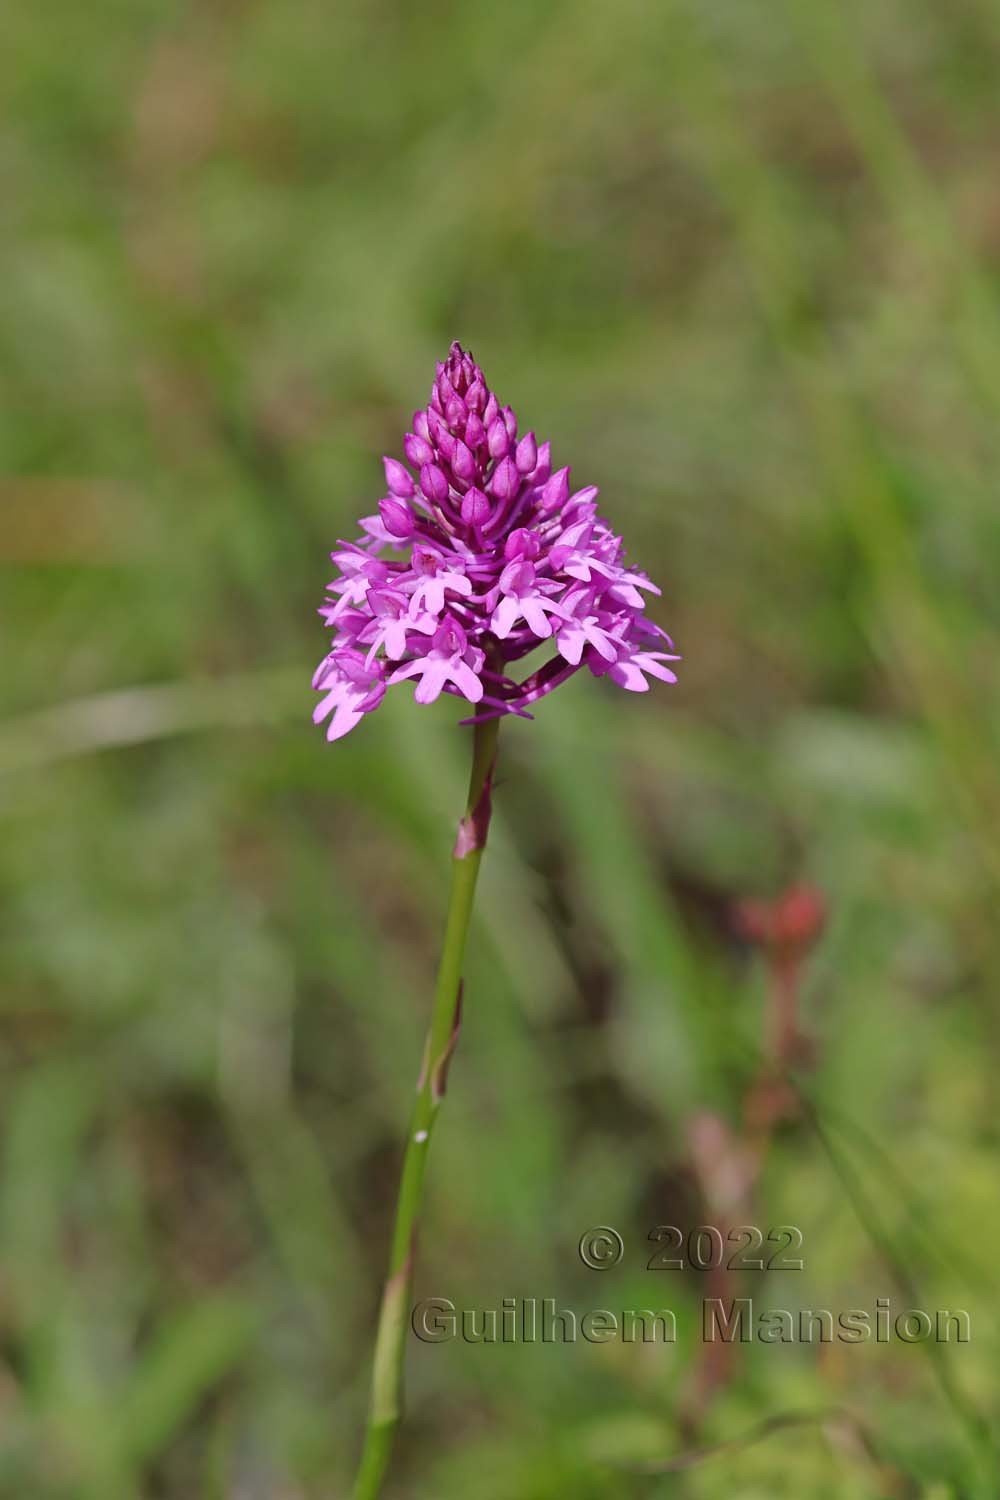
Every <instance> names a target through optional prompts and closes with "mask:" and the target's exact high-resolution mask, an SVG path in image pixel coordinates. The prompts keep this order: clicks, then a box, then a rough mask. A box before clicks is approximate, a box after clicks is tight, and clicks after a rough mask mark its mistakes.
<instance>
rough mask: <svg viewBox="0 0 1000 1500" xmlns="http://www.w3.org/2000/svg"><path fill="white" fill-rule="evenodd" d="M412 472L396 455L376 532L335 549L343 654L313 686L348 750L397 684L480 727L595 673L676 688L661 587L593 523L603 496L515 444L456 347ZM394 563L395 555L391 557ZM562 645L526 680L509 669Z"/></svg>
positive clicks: (333, 621) (525, 444)
mask: <svg viewBox="0 0 1000 1500" xmlns="http://www.w3.org/2000/svg"><path fill="white" fill-rule="evenodd" d="M403 451H404V454H405V456H406V464H402V463H400V462H399V461H398V460H397V459H395V458H386V459H384V460H383V462H384V464H385V478H386V485H387V488H388V491H389V493H388V494H387V495H386V496H385V498H384V499H382V500H380V501H379V504H378V513H377V515H373V516H366V517H365V518H364V519H363V520H362V521H361V526H362V528H363V530H364V532H365V535H364V536H363V537H362V538H361V539H360V540H359V541H357V542H342V543H340V544H339V545H338V550H337V551H336V552H333V553H332V554H331V556H332V558H333V561H334V562H335V563H336V564H337V568H338V570H339V571H338V574H337V577H336V578H334V579H333V581H332V582H331V583H330V584H329V585H328V595H329V597H328V599H327V601H326V603H325V604H324V605H323V606H322V608H321V609H320V614H321V615H322V617H323V619H324V620H325V621H326V623H327V625H328V626H330V627H331V628H332V629H333V630H334V632H335V635H334V639H333V649H332V650H331V651H330V653H329V655H328V656H326V657H325V658H324V660H323V661H322V662H321V663H320V666H319V668H318V669H317V671H316V674H315V677H314V679H313V686H314V687H315V688H316V689H317V690H318V691H319V692H320V693H322V695H323V696H322V698H321V699H320V701H319V703H318V704H317V706H316V710H315V713H314V715H313V718H314V721H315V722H316V723H317V724H318V723H321V722H322V721H323V720H324V719H327V718H329V720H330V723H329V727H328V729H327V739H330V740H335V739H339V738H340V737H341V735H344V734H347V732H348V731H349V730H351V729H353V728H354V726H355V724H357V723H358V722H359V720H360V719H361V717H362V715H363V714H366V713H371V711H372V710H373V709H375V708H377V707H378V705H379V704H380V703H381V701H382V699H383V697H384V696H385V690H386V688H387V687H392V686H393V684H394V683H397V682H402V681H404V680H405V679H408V678H414V679H416V689H415V692H414V697H415V698H416V701H417V702H418V703H433V702H434V700H435V698H437V697H438V696H439V695H440V694H441V693H442V692H446V693H453V694H455V695H456V696H458V697H462V698H465V699H467V700H468V702H469V703H473V704H475V705H476V706H477V710H478V712H477V714H476V715H475V717H474V718H473V719H471V720H467V721H464V722H473V723H474V722H476V721H477V720H480V719H487V718H496V717H498V716H499V715H501V714H520V715H522V716H523V717H526V718H530V717H531V715H530V714H529V713H528V712H527V706H528V704H530V703H534V702H535V701H536V700H537V699H539V698H542V697H544V696H545V694H546V693H550V692H551V691H552V689H553V688H555V687H558V686H559V684H560V683H562V682H565V681H566V679H567V678H568V677H571V676H572V675H573V673H574V672H576V671H578V670H579V668H580V667H582V666H586V667H588V668H589V669H590V671H591V672H592V673H593V674H594V676H595V677H610V678H611V680H612V681H613V682H616V683H618V684H619V685H620V686H621V687H623V688H627V689H628V690H629V691H630V692H636V693H641V692H645V691H646V690H647V688H648V687H649V683H648V682H647V680H646V679H647V676H648V677H658V678H660V680H661V681H663V682H674V681H676V678H675V677H674V674H673V672H672V671H671V670H670V668H669V667H668V666H666V665H665V664H666V663H667V662H670V661H677V660H678V658H677V657H676V656H675V655H673V654H671V652H670V651H664V650H660V649H655V648H656V647H658V646H660V645H661V644H662V643H665V644H666V645H667V646H668V647H670V646H671V645H672V643H671V641H670V638H669V636H667V635H666V633H665V631H663V630H661V629H660V627H659V626H658V625H654V624H653V623H652V622H651V621H649V620H648V619H646V617H645V615H644V613H643V611H644V608H645V599H644V598H643V591H645V592H646V593H653V594H658V593H659V592H660V591H659V589H658V588H656V586H655V585H654V584H652V583H650V581H649V579H648V578H647V577H646V575H645V573H641V572H639V571H638V570H637V569H634V568H629V567H627V566H626V564H625V563H624V561H623V556H624V552H623V547H622V542H621V538H620V537H617V536H615V535H614V533H613V532H612V531H611V529H610V527H609V526H608V525H607V524H606V522H604V521H603V520H602V519H601V518H600V516H598V514H597V506H596V504H595V498H596V495H597V490H596V489H595V488H593V487H592V486H591V487H589V488H586V489H581V490H576V491H575V492H573V493H571V492H570V483H569V469H568V468H565V469H556V470H555V471H554V472H553V469H552V464H551V461H550V458H549V445H548V443H536V441H535V437H534V434H533V433H531V432H527V433H525V434H524V436H523V437H520V438H519V437H518V434H517V418H516V417H515V415H514V413H513V411H512V410H511V409H510V407H509V406H503V407H502V406H501V405H500V403H499V402H498V401H497V398H496V397H495V396H494V395H493V394H492V392H491V391H490V389H489V387H488V386H487V384H486V382H485V380H484V379H483V372H482V370H480V368H479V366H478V365H477V364H476V363H475V362H474V360H473V358H472V356H471V354H466V353H465V352H464V351H463V350H462V348H461V346H460V345H459V344H457V343H456V344H452V346H451V351H450V353H449V355H448V358H447V360H446V361H445V362H444V363H443V364H439V365H438V367H437V378H436V380H435V382H434V388H433V391H432V392H431V399H430V404H429V406H427V407H426V408H425V410H423V411H418V412H415V413H414V417H413V431H412V432H408V433H407V434H406V437H405V439H404V442H403ZM387 550H388V551H389V553H390V556H384V555H383V554H384V553H385V552H386V551H387ZM543 641H552V642H553V644H554V646H555V652H554V654H553V655H552V656H551V657H550V658H549V659H548V660H547V661H546V662H545V663H544V665H542V666H540V667H538V668H537V669H536V670H535V671H533V672H531V673H529V675H528V676H526V677H524V678H522V679H521V680H520V681H517V680H515V678H514V677H512V676H511V675H510V668H511V667H512V666H513V665H514V663H516V662H519V661H521V660H522V658H524V657H526V656H528V655H529V653H530V652H532V651H534V650H535V649H536V647H538V646H539V645H540V644H541V643H542V642H543Z"/></svg>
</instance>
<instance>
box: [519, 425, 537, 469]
mask: <svg viewBox="0 0 1000 1500" xmlns="http://www.w3.org/2000/svg"><path fill="white" fill-rule="evenodd" d="M537 458H538V445H537V443H536V442H535V434H534V433H533V432H526V433H525V435H524V437H523V438H522V439H521V441H520V442H519V443H518V445H517V447H516V448H515V449H514V462H515V464H516V465H517V472H518V473H519V474H530V473H531V471H532V469H533V468H534V467H535V460H536V459H537Z"/></svg>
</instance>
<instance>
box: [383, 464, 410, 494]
mask: <svg viewBox="0 0 1000 1500" xmlns="http://www.w3.org/2000/svg"><path fill="white" fill-rule="evenodd" d="M382 465H383V467H384V469H385V482H386V484H387V485H388V486H389V490H390V493H391V494H393V495H398V496H399V498H400V499H401V500H408V499H409V498H410V496H411V495H412V494H413V490H414V485H413V480H412V478H411V476H410V474H409V472H408V471H407V470H406V469H404V467H403V465H402V464H401V463H399V462H398V460H397V459H395V458H383V460H382Z"/></svg>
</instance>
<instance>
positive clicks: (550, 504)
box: [538, 468, 569, 516]
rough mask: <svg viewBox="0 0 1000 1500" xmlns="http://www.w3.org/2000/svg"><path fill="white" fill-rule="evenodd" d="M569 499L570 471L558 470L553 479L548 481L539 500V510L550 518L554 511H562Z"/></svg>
mask: <svg viewBox="0 0 1000 1500" xmlns="http://www.w3.org/2000/svg"><path fill="white" fill-rule="evenodd" d="M568 499H569V469H568V468H566V469H557V470H556V472H555V473H554V474H553V475H552V478H551V479H549V480H547V481H546V484H545V487H544V489H543V490H542V493H541V495H540V496H539V498H538V509H539V510H540V511H541V512H542V514H543V515H545V516H550V515H552V514H553V512H554V511H557V510H561V509H562V507H563V506H564V505H565V504H566V501H567V500H568Z"/></svg>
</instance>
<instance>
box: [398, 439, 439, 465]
mask: <svg viewBox="0 0 1000 1500" xmlns="http://www.w3.org/2000/svg"><path fill="white" fill-rule="evenodd" d="M403 452H404V453H405V454H406V458H407V462H408V463H411V464H412V465H413V467H414V468H415V469H422V468H423V466H424V464H429V463H433V462H434V449H433V448H432V447H431V445H430V443H429V442H428V441H427V439H426V438H422V437H420V436H419V434H418V433H415V432H408V433H407V434H406V436H405V438H404V439H403Z"/></svg>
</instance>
